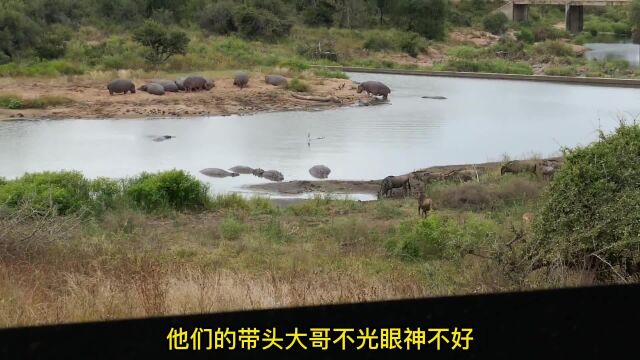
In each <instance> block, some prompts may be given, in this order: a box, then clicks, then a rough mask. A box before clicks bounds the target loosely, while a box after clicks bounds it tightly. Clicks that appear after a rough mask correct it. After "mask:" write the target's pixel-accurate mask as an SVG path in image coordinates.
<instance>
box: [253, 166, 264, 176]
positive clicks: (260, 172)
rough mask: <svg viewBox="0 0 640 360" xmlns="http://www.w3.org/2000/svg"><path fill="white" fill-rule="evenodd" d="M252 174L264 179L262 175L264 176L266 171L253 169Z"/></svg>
mask: <svg viewBox="0 0 640 360" xmlns="http://www.w3.org/2000/svg"><path fill="white" fill-rule="evenodd" d="M251 173H252V174H253V175H255V176H258V177H262V175H263V174H264V170H262V169H260V168H257V169H253V171H251Z"/></svg>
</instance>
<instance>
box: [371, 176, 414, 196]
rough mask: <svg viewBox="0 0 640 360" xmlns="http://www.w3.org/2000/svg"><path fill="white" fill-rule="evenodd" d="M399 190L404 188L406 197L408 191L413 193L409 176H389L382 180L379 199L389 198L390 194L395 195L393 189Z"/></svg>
mask: <svg viewBox="0 0 640 360" xmlns="http://www.w3.org/2000/svg"><path fill="white" fill-rule="evenodd" d="M397 188H403V190H404V194H405V195H407V191H411V182H410V181H409V175H402V176H387V177H386V178H384V179H382V182H381V184H380V191H378V198H379V197H381V196H388V194H389V193H391V194H393V189H397Z"/></svg>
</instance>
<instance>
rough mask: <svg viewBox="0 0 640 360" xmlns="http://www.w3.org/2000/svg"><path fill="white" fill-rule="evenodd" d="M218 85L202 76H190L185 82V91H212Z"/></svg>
mask: <svg viewBox="0 0 640 360" xmlns="http://www.w3.org/2000/svg"><path fill="white" fill-rule="evenodd" d="M215 86H216V85H215V83H214V82H213V81H211V80H207V79H205V78H203V77H202V76H189V77H188V78H186V79H185V80H184V90H185V91H186V92H192V91H198V90H207V91H209V90H211V89H212V88H214V87H215Z"/></svg>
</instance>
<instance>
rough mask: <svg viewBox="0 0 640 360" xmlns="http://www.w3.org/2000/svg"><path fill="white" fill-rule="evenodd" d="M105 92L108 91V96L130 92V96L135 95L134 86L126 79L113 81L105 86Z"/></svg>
mask: <svg viewBox="0 0 640 360" xmlns="http://www.w3.org/2000/svg"><path fill="white" fill-rule="evenodd" d="M107 90H109V95H113V94H114V93H116V94H119V93H124V94H126V93H127V92H130V93H132V94H135V93H136V85H135V84H134V83H133V82H132V81H131V80H126V79H115V80H113V81H111V82H110V83H109V85H107Z"/></svg>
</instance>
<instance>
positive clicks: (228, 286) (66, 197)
mask: <svg viewBox="0 0 640 360" xmlns="http://www.w3.org/2000/svg"><path fill="white" fill-rule="evenodd" d="M638 153H640V126H639V125H637V124H635V123H634V124H627V123H621V125H620V126H619V128H618V129H617V130H616V131H615V132H614V133H612V134H601V136H600V139H599V140H598V141H596V142H594V143H592V144H591V145H588V146H586V147H580V148H574V149H565V151H564V161H563V163H564V164H563V165H562V167H561V168H560V169H559V170H558V171H557V172H556V174H555V176H554V178H553V180H551V182H547V181H546V180H543V179H539V178H537V177H536V176H535V175H534V174H506V175H503V176H501V175H500V169H499V167H496V168H495V169H493V170H492V171H488V172H485V173H483V174H482V175H481V176H479V178H477V179H476V180H474V181H471V182H466V183H459V182H446V181H435V182H433V183H430V184H428V185H426V188H424V189H415V190H417V191H419V190H424V191H425V193H426V194H427V195H428V196H429V197H430V198H432V199H433V203H434V210H432V211H431V212H430V213H429V215H428V216H427V217H426V218H422V217H421V216H420V215H419V214H418V211H417V201H416V199H415V198H412V197H407V198H401V199H383V200H378V201H372V202H359V201H352V200H348V199H338V198H332V197H331V195H330V194H329V195H326V196H321V197H316V198H314V199H311V200H307V201H302V202H299V203H295V204H291V205H289V206H287V207H279V206H276V205H275V204H274V203H273V202H272V201H271V200H269V199H266V198H260V197H254V198H251V199H247V198H243V197H241V196H239V195H212V194H211V192H210V191H209V190H210V189H208V187H207V186H206V185H205V184H203V183H201V182H199V181H198V180H196V179H195V178H193V177H192V176H190V175H188V174H186V173H185V172H183V171H180V170H172V171H166V172H161V173H155V174H149V173H143V174H141V175H139V176H136V177H133V178H129V179H120V180H115V179H106V178H98V179H87V178H85V177H84V176H83V175H82V174H80V173H77V172H64V171H63V172H44V173H35V174H25V175H24V176H22V177H20V178H17V179H0V326H16V325H31V324H42V323H60V322H71V321H86V320H100V319H115V318H125V317H139V316H151V315H160V314H181V313H194V312H211V311H224V310H232V309H253V308H264V307H279V306H295V305H307V304H320V303H336V302H351V301H368V300H378V299H391V298H407V297H416V296H437V295H450V294H467V293H482V292H494V291H506V290H523V289H533V288H548V287H561V286H575V285H585V284H599V283H614V282H637V281H638V280H640V278H639V277H638V271H640V268H639V265H640V242H639V240H638V238H637V234H638V233H640V228H638V227H639V226H640V225H639V224H640V219H639V218H638V216H640V211H633V209H636V208H637V206H638V203H640V197H639V196H640V195H639V194H640V188H639V184H638V181H637V178H638V176H640V161H638V158H637V154H638ZM531 214H534V215H533V217H532V215H531ZM523 215H524V216H523ZM532 218H533V222H532V223H531V219H532Z"/></svg>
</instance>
